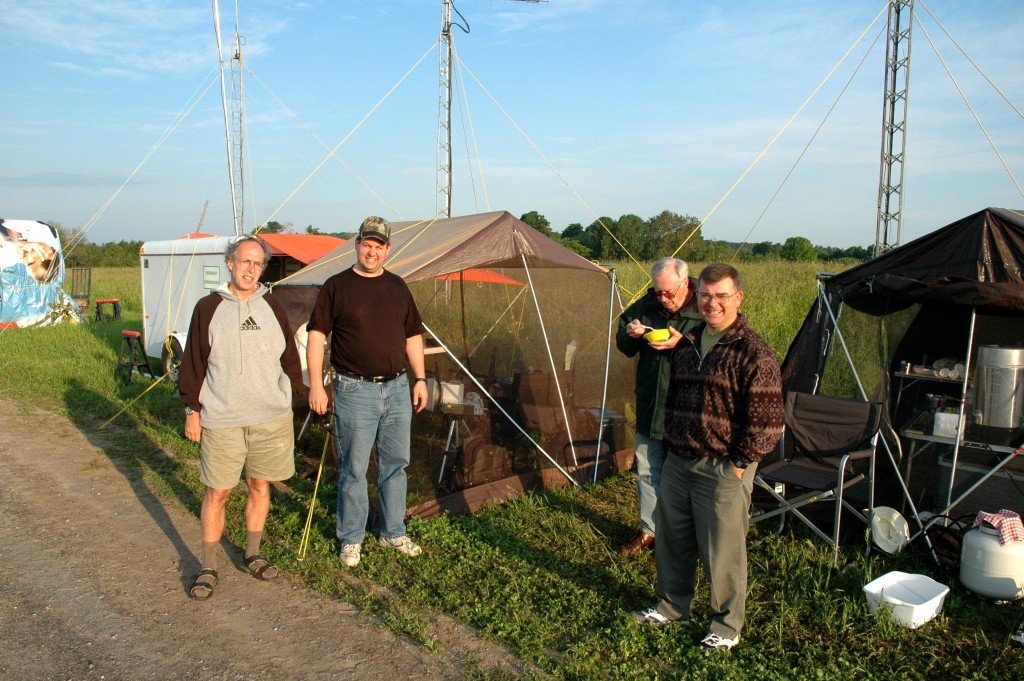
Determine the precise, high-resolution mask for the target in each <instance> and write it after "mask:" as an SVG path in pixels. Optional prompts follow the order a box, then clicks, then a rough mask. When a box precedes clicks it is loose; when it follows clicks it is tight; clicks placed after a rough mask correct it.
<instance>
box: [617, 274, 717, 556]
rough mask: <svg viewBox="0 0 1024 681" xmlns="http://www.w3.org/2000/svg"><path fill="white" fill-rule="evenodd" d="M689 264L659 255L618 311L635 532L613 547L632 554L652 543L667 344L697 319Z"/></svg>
mask: <svg viewBox="0 0 1024 681" xmlns="http://www.w3.org/2000/svg"><path fill="white" fill-rule="evenodd" d="M688 274H689V267H688V266H687V264H686V263H685V262H683V261H682V260H679V259H678V258H662V259H660V260H658V261H657V262H656V263H654V267H652V268H651V284H652V287H651V288H650V289H648V291H647V293H645V294H644V296H643V297H642V298H640V299H639V300H637V301H636V302H635V303H633V304H632V305H630V306H629V307H628V308H627V309H626V311H625V312H623V313H622V314H621V315H620V316H619V330H618V333H617V334H616V336H615V344H616V346H617V347H618V348H619V351H620V352H622V353H623V354H624V355H626V357H636V356H638V355H639V359H638V360H637V363H636V452H635V458H636V487H637V494H638V496H639V497H640V533H639V534H638V535H636V536H635V537H634V538H633V539H631V540H630V541H628V542H626V543H625V544H623V545H622V546H620V547H619V553H621V554H622V555H624V556H633V555H636V554H638V553H640V552H641V551H643V550H645V549H647V548H649V547H650V546H651V545H652V544H653V543H654V530H655V527H654V507H655V506H656V505H657V503H658V487H659V485H660V480H661V467H662V465H663V464H664V463H665V448H664V445H663V444H662V441H661V439H662V435H663V433H664V430H665V396H666V394H667V393H668V379H669V367H670V364H671V357H672V348H674V347H675V346H676V343H678V342H679V339H680V338H681V337H682V334H684V333H686V332H687V331H689V330H690V329H692V328H693V327H695V326H696V325H697V324H699V323H700V322H701V316H700V312H699V311H698V310H697V297H696V295H694V291H695V290H696V284H695V283H694V282H692V281H691V280H690V278H689V277H688ZM651 328H654V329H666V328H667V329H670V332H669V333H670V334H671V335H670V336H669V338H668V340H664V341H658V342H648V341H646V340H645V339H644V337H643V336H644V334H645V333H647V332H648V331H650V330H651Z"/></svg>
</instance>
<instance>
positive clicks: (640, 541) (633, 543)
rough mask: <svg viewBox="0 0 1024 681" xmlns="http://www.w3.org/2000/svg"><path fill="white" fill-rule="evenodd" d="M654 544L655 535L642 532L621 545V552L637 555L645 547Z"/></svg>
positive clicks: (625, 554) (627, 554)
mask: <svg viewBox="0 0 1024 681" xmlns="http://www.w3.org/2000/svg"><path fill="white" fill-rule="evenodd" d="M653 546H654V535H653V534H647V533H646V532H641V533H640V534H638V535H637V536H635V537H633V538H632V539H630V540H629V541H628V542H626V543H625V544H623V545H622V546H620V547H619V554H620V555H623V556H635V555H637V554H638V553H640V552H641V551H643V550H644V549H649V548H652V547H653Z"/></svg>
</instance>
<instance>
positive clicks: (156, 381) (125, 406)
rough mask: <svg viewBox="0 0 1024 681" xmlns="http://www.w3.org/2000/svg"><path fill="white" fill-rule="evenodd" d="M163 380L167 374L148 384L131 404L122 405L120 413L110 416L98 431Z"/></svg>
mask: <svg viewBox="0 0 1024 681" xmlns="http://www.w3.org/2000/svg"><path fill="white" fill-rule="evenodd" d="M147 361H148V360H147ZM130 375H131V374H129V376H130ZM165 378H167V374H164V375H163V376H161V377H160V378H158V379H156V380H155V381H153V382H152V383H150V384H149V387H148V388H146V389H145V390H143V391H142V392H141V393H139V394H138V395H137V396H136V397H135V399H134V400H132V401H131V402H129V403H128V404H126V405H124V406H123V407H122V408H121V411H119V412H117V413H116V414H114V415H113V416H111V417H110V418H109V419H107V420H106V421H104V422H103V425H102V426H100V427H99V430H103V429H104V428H106V427H107V426H109V425H110V423H111V422H112V421H113V420H114V419H116V418H117V417H118V416H120V415H121V414H123V413H125V412H126V411H128V409H129V408H131V406H132V405H133V404H135V403H136V402H138V401H139V400H141V399H142V398H143V397H145V396H146V393H148V392H149V391H150V390H152V389H153V388H155V387H157V386H158V385H160V382H161V381H163V380H164V379H165Z"/></svg>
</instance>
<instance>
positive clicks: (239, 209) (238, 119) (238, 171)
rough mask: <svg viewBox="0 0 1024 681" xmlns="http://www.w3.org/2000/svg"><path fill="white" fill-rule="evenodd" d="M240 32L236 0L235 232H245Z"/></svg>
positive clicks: (233, 83) (233, 60) (233, 95)
mask: <svg viewBox="0 0 1024 681" xmlns="http://www.w3.org/2000/svg"><path fill="white" fill-rule="evenodd" d="M244 42H245V41H244V40H243V39H242V36H241V35H239V32H238V0H235V39H234V56H232V58H231V133H232V145H231V154H232V159H233V161H234V176H233V177H232V178H231V181H232V183H233V185H234V194H235V207H236V209H235V234H244V233H245V137H244V136H245V91H244V89H243V86H242V45H243V43H244Z"/></svg>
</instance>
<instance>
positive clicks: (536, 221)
mask: <svg viewBox="0 0 1024 681" xmlns="http://www.w3.org/2000/svg"><path fill="white" fill-rule="evenodd" d="M519 219H520V220H522V221H523V222H525V223H526V224H528V225H530V227H533V228H534V229H535V230H537V231H538V232H540V233H541V234H543V235H544V236H546V237H551V238H554V239H556V240H557V238H558V235H557V234H555V232H553V231H552V230H551V223H550V222H548V219H547V218H546V217H544V216H543V215H541V214H540V213H538V212H537V211H535V210H531V211H530V212H529V213H524V214H523V215H521V216H519Z"/></svg>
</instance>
